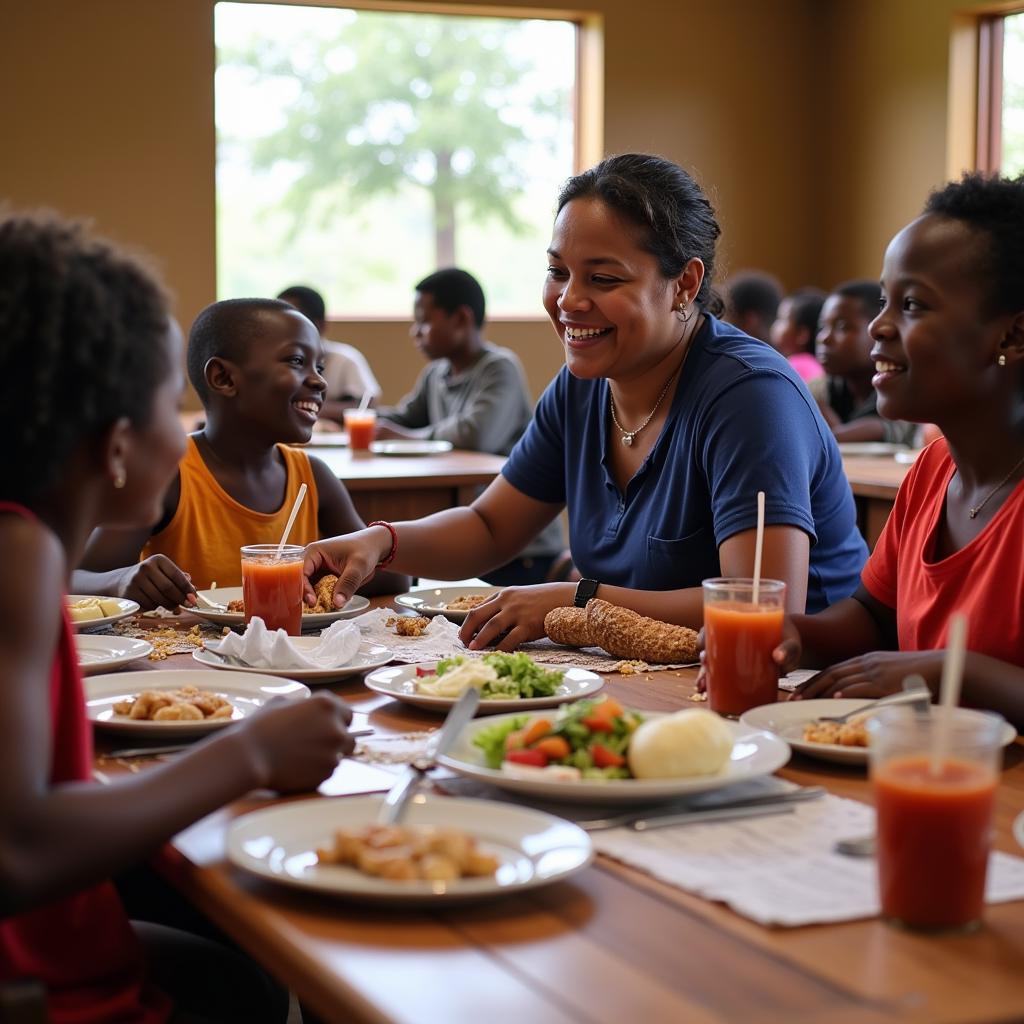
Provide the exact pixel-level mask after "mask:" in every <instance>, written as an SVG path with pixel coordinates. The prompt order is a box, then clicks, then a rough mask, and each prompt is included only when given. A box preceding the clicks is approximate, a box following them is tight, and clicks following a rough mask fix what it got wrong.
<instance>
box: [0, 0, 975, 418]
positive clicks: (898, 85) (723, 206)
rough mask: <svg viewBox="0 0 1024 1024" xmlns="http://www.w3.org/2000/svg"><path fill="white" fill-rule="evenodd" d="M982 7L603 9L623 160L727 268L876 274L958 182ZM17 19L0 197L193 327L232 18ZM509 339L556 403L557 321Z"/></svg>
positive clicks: (90, 13)
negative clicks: (712, 236)
mask: <svg viewBox="0 0 1024 1024" xmlns="http://www.w3.org/2000/svg"><path fill="white" fill-rule="evenodd" d="M465 6H466V8H467V9H472V8H474V6H477V5H475V4H474V3H472V2H468V3H466V4H465ZM518 6H521V7H542V6H547V5H545V4H544V3H540V2H537V0H519V4H518ZM962 6H964V4H962V3H961V4H954V2H953V0H717V2H714V3H707V2H706V0H593V2H591V3H588V4H586V7H587V9H589V10H593V11H596V12H598V13H600V14H601V15H602V16H603V17H604V26H605V67H606V80H605V103H606V107H605V125H604V129H605V145H606V149H607V151H608V152H623V151H628V150H653V151H656V152H660V153H662V154H664V155H666V156H668V157H671V158H672V159H675V160H677V161H679V162H680V163H682V164H683V165H684V166H686V167H687V168H690V169H691V170H693V171H694V172H695V173H696V175H697V176H698V178H699V179H700V180H701V181H702V182H703V183H704V185H705V186H706V187H707V188H708V189H709V191H710V192H711V194H712V197H713V200H714V202H715V205H716V207H717V208H718V211H719V216H720V219H721V222H722V226H723V229H724V235H723V243H722V252H721V264H722V266H723V268H724V269H726V270H728V269H732V270H735V269H739V268H742V267H746V266H763V267H769V268H771V269H773V270H774V271H775V272H776V273H777V274H778V275H779V276H780V277H781V278H782V280H783V281H784V283H785V284H786V285H787V286H790V287H793V286H797V285H800V284H804V283H809V282H813V283H817V284H820V285H824V286H827V285H829V284H832V283H834V282H835V281H837V280H839V279H841V278H844V277H848V276H854V275H856V276H860V275H869V276H874V275H875V274H877V271H878V265H879V261H880V258H881V253H882V249H883V248H884V244H885V242H886V240H887V239H888V238H889V236H890V235H891V234H892V232H893V231H894V230H895V229H896V228H898V227H899V226H900V225H901V224H902V223H904V222H905V221H906V220H907V219H908V218H909V217H911V216H913V214H914V213H915V211H916V210H917V209H918V208H919V206H920V204H921V202H922V200H923V198H924V195H925V193H926V192H927V190H928V188H929V187H931V186H932V185H934V184H936V183H937V182H939V181H941V180H942V178H943V175H944V172H945V131H946V123H945V117H946V86H947V55H948V28H949V21H950V15H951V12H952V11H953V10H954V8H955V7H962ZM968 6H969V4H968ZM3 8H4V10H3V20H2V29H0V95H3V96H4V97H5V99H6V101H7V102H5V122H6V124H5V128H6V131H5V152H4V154H3V158H2V159H0V196H3V197H5V198H7V199H9V200H10V201H11V202H13V203H14V204H15V205H17V206H19V207H25V206H34V205H39V204H45V205H48V206H52V207H55V208H56V209H58V210H60V211H61V212H63V213H67V214H76V215H86V216H90V217H92V218H94V220H95V221H96V223H97V225H98V227H99V228H100V229H101V230H102V231H103V232H105V233H107V234H109V235H112V236H114V237H116V238H118V239H120V240H122V241H125V242H130V243H132V244H134V245H137V246H139V247H142V248H144V249H146V250H148V251H149V252H150V253H152V254H153V255H154V257H155V258H156V260H157V261H158V263H159V265H160V267H161V269H162V271H163V273H164V276H165V278H166V280H167V281H168V283H169V284H170V286H171V287H172V288H173V290H174V292H175V294H176V296H177V309H178V314H179V316H180V317H181V319H182V321H183V322H185V323H187V322H189V321H190V320H191V318H192V317H193V316H194V315H195V314H196V312H197V311H198V310H199V309H200V308H202V306H204V305H205V304H206V303H208V302H210V301H212V299H213V298H214V297H215V278H214V275H215V270H214V267H215V260H214V159H215V153H214V127H213V60H214V54H213V39H212V32H213V26H212V23H213V18H212V8H213V0H90V2H88V3H79V2H76V0H4V4H3ZM484 284H485V287H486V282H484ZM539 313H540V310H539V309H538V314H539ZM331 333H332V335H333V336H335V337H337V338H339V339H344V340H348V341H350V342H352V343H354V344H356V345H359V346H360V347H362V348H363V349H364V351H366V353H367V355H368V357H369V358H370V359H371V361H372V362H373V364H374V367H375V368H376V369H377V370H378V372H379V374H380V377H381V380H382V383H383V384H384V387H385V397H386V399H387V400H392V399H395V398H397V397H398V396H399V395H400V394H401V393H402V392H403V391H404V390H405V389H406V388H407V387H408V385H409V384H410V383H411V381H412V380H413V378H414V377H415V375H416V373H417V372H418V370H419V368H420V363H419V359H418V357H417V356H416V353H415V352H414V351H413V350H412V349H411V346H410V345H409V342H408V338H407V334H406V325H405V324H402V323H394V322H381V323H376V324H366V323H358V322H353V323H340V324H337V325H335V326H334V329H333V330H332V332H331ZM489 334H490V336H491V337H492V338H493V339H494V340H495V341H497V342H499V343H502V344H509V345H512V346H513V347H515V348H517V349H518V350H519V351H520V353H521V355H522V358H523V360H524V363H525V365H526V367H527V372H528V376H529V379H530V382H531V386H532V387H533V388H534V390H535V393H536V392H538V391H539V390H540V388H541V386H542V385H543V383H544V382H545V381H546V380H547V379H548V378H549V377H550V375H551V374H552V373H553V372H554V369H555V368H556V367H557V366H558V363H559V356H558V351H557V348H555V347H554V346H553V343H552V339H551V335H550V332H549V328H547V327H546V325H545V324H544V323H543V322H541V321H540V320H538V322H537V323H532V324H531V323H522V322H509V323H494V324H492V325H491V327H490V330H489Z"/></svg>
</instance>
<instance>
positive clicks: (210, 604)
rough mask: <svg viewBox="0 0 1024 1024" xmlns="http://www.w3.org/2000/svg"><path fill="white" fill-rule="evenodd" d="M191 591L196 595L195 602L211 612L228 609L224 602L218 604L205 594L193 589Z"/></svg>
mask: <svg viewBox="0 0 1024 1024" xmlns="http://www.w3.org/2000/svg"><path fill="white" fill-rule="evenodd" d="M192 593H193V594H195V595H196V604H199V605H202V606H203V607H204V608H206V609H208V610H209V611H211V612H226V611H227V610H228V606H227V605H226V604H218V603H217V602H216V601H211V600H210V599H209V598H208V597H207V596H206V595H205V594H201V593H199V591H198V590H193V591H192Z"/></svg>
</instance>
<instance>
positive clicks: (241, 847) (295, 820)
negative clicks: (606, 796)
mask: <svg viewBox="0 0 1024 1024" xmlns="http://www.w3.org/2000/svg"><path fill="white" fill-rule="evenodd" d="M382 800H383V797H380V796H365V797H345V798H344V799H337V800H327V799H323V798H321V799H316V800H301V801H297V802H292V803H286V804H278V805H277V806H275V807H270V808H268V809H266V810H262V811H255V812H253V813H252V814H246V815H245V816H244V817H241V818H239V819H238V820H237V821H235V822H234V823H233V824H232V826H231V828H230V829H229V831H228V835H227V856H228V860H230V861H231V862H232V863H233V864H235V865H236V866H238V867H240V868H243V869H244V870H246V871H250V872H252V873H253V874H255V875H259V876H260V877H261V878H266V879H270V880H271V881H274V882H280V883H282V884H284V885H289V886H294V887H297V888H300V889H311V890H313V891H315V892H319V893H327V894H330V895H333V896H348V897H352V898H355V899H359V900H371V901H374V902H376V901H382V902H387V903H401V904H406V905H408V904H437V905H441V904H447V903H450V902H453V901H458V900H473V899H481V898H484V897H490V896H501V895H505V894H507V893H517V892H522V891H523V890H524V889H535V888H537V887H538V886H541V885H547V884H548V883H550V882H556V881H560V880H562V879H564V878H568V877H569V876H570V875H573V874H575V873H576V872H577V871H580V870H582V869H583V868H585V867H586V866H587V865H588V864H589V863H590V862H591V860H593V857H594V850H593V845H592V844H591V841H590V837H589V836H588V835H587V834H586V832H584V831H583V830H582V829H581V828H579V827H577V826H576V825H573V824H572V823H571V822H568V821H563V820H562V819H561V818H556V817H554V816H552V815H550V814H544V813H542V812H540V811H535V810H532V809H530V808H527V807H515V806H513V805H511V804H506V803H498V802H495V801H487V800H469V799H461V798H456V797H435V796H425V795H422V794H421V795H417V796H415V797H414V798H413V799H412V801H410V804H409V807H408V810H407V811H406V815H405V819H404V821H405V823H406V824H409V825H434V826H438V827H443V828H457V829H461V830H462V831H464V832H467V833H469V834H470V835H472V836H473V837H474V838H475V839H476V840H477V841H478V842H479V844H480V848H481V850H482V851H483V852H485V853H490V854H493V855H494V856H495V857H497V858H498V860H499V861H500V865H499V867H498V871H497V873H496V874H495V875H494V877H492V878H461V879H458V880H457V881H454V882H393V881H388V880H387V879H383V878H375V877H373V876H371V875H364V874H363V873H362V872H361V871H357V870H356V869H355V868H351V867H343V866H341V865H336V864H330V865H323V866H321V865H320V864H318V863H317V861H316V852H315V848H316V847H317V846H318V845H322V844H324V843H326V842H328V841H329V840H330V838H331V835H332V833H333V831H334V830H335V829H339V828H358V827H359V826H360V825H365V824H368V823H370V822H372V821H374V820H375V818H376V815H377V810H378V808H379V807H380V805H381V802H382Z"/></svg>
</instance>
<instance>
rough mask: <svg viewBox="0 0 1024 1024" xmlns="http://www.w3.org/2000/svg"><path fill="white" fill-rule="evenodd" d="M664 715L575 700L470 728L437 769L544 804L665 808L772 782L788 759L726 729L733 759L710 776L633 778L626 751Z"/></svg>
mask: <svg viewBox="0 0 1024 1024" xmlns="http://www.w3.org/2000/svg"><path fill="white" fill-rule="evenodd" d="M663 715H664V713H663V712H646V711H644V712H641V711H634V710H631V709H628V708H624V707H623V706H622V705H621V704H620V703H619V702H618V701H617V700H615V699H614V698H613V697H605V698H604V699H598V700H581V701H577V702H576V703H574V704H569V705H565V706H563V707H560V708H559V709H558V710H557V712H555V713H554V714H552V713H550V712H548V713H535V714H510V715H502V716H501V717H500V718H488V719H484V720H475V721H472V722H470V723H469V724H468V725H467V726H466V728H465V729H464V730H463V731H462V732H461V733H460V735H459V736H458V738H457V739H456V740H455V742H454V743H453V744H452V746H451V748H450V749H449V751H448V753H446V754H442V755H441V757H439V758H438V761H439V762H440V763H441V764H443V765H444V766H445V767H446V768H451V769H452V770H453V771H455V772H458V773H459V774H460V775H465V776H467V777H469V778H472V779H476V780H477V781H478V782H488V783H490V784H491V785H493V786H497V787H498V788H500V789H507V790H510V791H512V792H518V793H524V794H527V795H529V796H534V797H537V798H540V799H544V800H572V801H574V802H578V803H604V804H613V803H632V802H637V803H639V802H642V801H644V800H670V799H673V798H675V797H680V796H686V795H687V794H690V793H701V792H705V791H707V790H711V789H718V788H720V787H722V786H731V785H733V784H734V783H737V782H743V781H746V780H747V779H752V778H756V777H757V776H760V775H770V774H771V773H772V772H774V771H776V770H777V769H779V768H781V767H782V766H783V765H784V764H785V763H786V762H787V761H788V760H789V755H790V750H789V745H788V744H787V743H786V742H785V741H784V740H781V739H779V738H778V737H777V736H774V735H772V734H771V733H768V732H765V731H763V730H761V729H755V728H752V727H750V726H747V725H743V724H742V723H740V722H730V721H725V720H724V719H723V721H725V724H726V725H727V726H728V727H729V729H730V731H731V732H732V741H733V744H732V752H731V754H730V755H729V759H728V761H726V763H725V766H724V767H723V768H722V769H721V770H720V771H718V772H715V773H714V774H710V775H689V776H684V777H678V778H644V779H637V778H634V777H633V774H632V772H631V771H630V768H629V744H630V740H631V738H632V736H633V734H634V733H635V732H636V730H637V729H638V728H639V727H640V725H641V724H642V723H643V722H644V721H646V720H647V719H652V718H659V717H663Z"/></svg>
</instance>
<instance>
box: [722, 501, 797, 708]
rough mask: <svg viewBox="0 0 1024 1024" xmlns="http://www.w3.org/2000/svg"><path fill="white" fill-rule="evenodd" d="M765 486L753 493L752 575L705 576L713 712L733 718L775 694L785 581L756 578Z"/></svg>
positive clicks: (764, 702)
mask: <svg viewBox="0 0 1024 1024" xmlns="http://www.w3.org/2000/svg"><path fill="white" fill-rule="evenodd" d="M764 515H765V512H764V491H759V492H758V495H757V535H756V540H755V544H754V575H753V576H752V577H749V578H742V577H740V578H724V577H723V578H717V579H711V580H704V583H703V589H704V647H705V653H704V666H705V669H706V671H707V688H708V704H709V706H710V708H711V710H712V711H717V712H718V713H719V714H721V715H728V716H731V717H735V716H738V715H742V714H743V713H744V712H745V711H749V710H750V709H751V708H755V707H758V706H760V705H762V704H772V703H774V702H775V700H776V699H777V697H778V686H779V672H778V666H777V665H776V664H775V660H774V658H773V657H772V652H773V651H774V650H775V648H776V647H778V645H779V643H780V642H781V641H782V621H783V616H784V614H785V601H786V584H785V583H784V582H783V581H782V580H763V579H761V552H762V548H763V545H764Z"/></svg>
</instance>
